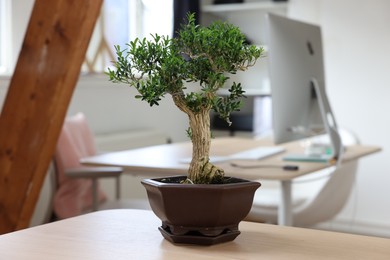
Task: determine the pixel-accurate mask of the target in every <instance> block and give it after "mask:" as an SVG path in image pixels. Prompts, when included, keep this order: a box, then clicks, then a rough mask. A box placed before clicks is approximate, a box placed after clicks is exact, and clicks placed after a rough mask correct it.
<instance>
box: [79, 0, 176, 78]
mask: <svg viewBox="0 0 390 260" xmlns="http://www.w3.org/2000/svg"><path fill="white" fill-rule="evenodd" d="M172 31H173V0H105V1H104V5H103V12H102V15H101V17H100V18H99V20H98V22H97V25H96V28H95V32H94V35H93V36H92V39H91V43H90V46H89V49H88V52H87V57H86V61H85V63H84V66H83V69H82V71H84V72H100V71H104V70H106V68H107V67H108V66H110V65H111V61H113V60H114V59H115V49H114V45H120V46H121V47H122V48H125V44H126V43H128V42H129V41H130V40H134V39H135V38H137V37H140V38H143V37H146V38H150V37H151V35H150V34H155V33H158V34H160V35H168V36H171V35H172Z"/></svg>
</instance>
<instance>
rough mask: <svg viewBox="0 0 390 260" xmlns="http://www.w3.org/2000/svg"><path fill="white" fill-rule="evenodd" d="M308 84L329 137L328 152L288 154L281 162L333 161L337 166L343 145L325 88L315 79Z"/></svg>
mask: <svg viewBox="0 0 390 260" xmlns="http://www.w3.org/2000/svg"><path fill="white" fill-rule="evenodd" d="M310 84H311V86H312V88H313V89H314V91H315V93H316V96H317V99H318V105H319V108H320V113H321V117H322V121H323V123H324V126H325V130H326V133H327V134H328V135H329V139H330V145H331V149H330V151H329V150H328V152H325V153H322V154H318V153H314V154H310V153H309V154H288V155H286V156H284V157H283V160H286V161H311V162H331V161H335V162H336V163H337V164H339V163H340V160H341V157H342V153H343V145H342V142H341V137H340V134H339V132H338V129H337V124H336V120H335V117H334V115H333V112H332V109H331V107H330V104H329V100H328V97H327V96H326V93H325V88H321V86H320V84H319V83H318V81H317V79H315V78H312V79H311V81H310Z"/></svg>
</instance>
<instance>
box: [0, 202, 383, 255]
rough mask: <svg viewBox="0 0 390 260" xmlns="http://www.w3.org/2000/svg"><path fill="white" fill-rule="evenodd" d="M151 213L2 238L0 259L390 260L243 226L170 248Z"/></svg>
mask: <svg viewBox="0 0 390 260" xmlns="http://www.w3.org/2000/svg"><path fill="white" fill-rule="evenodd" d="M160 224H161V222H160V220H159V219H158V218H157V217H156V216H155V215H154V214H153V213H152V212H151V211H142V210H130V209H122V210H106V211H98V212H94V213H90V214H86V215H83V216H79V217H75V218H71V219H67V220H62V221H58V222H55V223H50V224H47V225H43V226H38V227H34V228H30V229H25V230H22V231H17V232H13V233H9V234H5V235H2V236H0V259H10V260H19V259H29V260H35V259H39V260H42V259H56V260H61V259H72V260H75V259H83V260H84V259H94V260H97V259H110V260H114V259H115V260H119V259H142V260H147V259H170V260H171V259H180V260H183V259H185V260H191V259H245V260H247V259H267V260H272V259H288V260H293V259H300V260H302V259H310V260H313V259H352V260H357V259H364V260H372V259H376V260H379V259H389V258H390V239H385V238H377V237H369V236H359V235H351V234H343V233H335V232H327V231H318V230H310V229H303V228H294V227H285V226H276V225H268V224H259V223H250V222H241V224H240V230H241V232H242V233H241V234H240V235H239V236H238V237H237V238H236V239H235V240H234V241H231V242H227V243H222V244H218V245H213V246H196V245H183V244H182V245H174V244H171V243H170V242H168V241H167V240H165V239H164V238H163V237H162V236H161V234H160V233H159V231H158V230H157V227H158V226H159V225H160Z"/></svg>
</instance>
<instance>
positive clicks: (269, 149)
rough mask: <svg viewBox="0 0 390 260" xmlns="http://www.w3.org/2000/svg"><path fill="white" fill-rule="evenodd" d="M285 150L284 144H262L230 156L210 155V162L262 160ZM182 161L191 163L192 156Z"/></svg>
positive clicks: (181, 160)
mask: <svg viewBox="0 0 390 260" xmlns="http://www.w3.org/2000/svg"><path fill="white" fill-rule="evenodd" d="M285 150H286V149H285V148H284V147H283V146H260V147H257V148H253V149H250V150H245V151H242V152H239V153H235V154H231V155H228V156H210V162H211V163H217V162H224V161H230V160H261V159H264V158H267V157H269V156H272V155H275V154H278V153H281V152H284V151H285ZM180 162H181V163H190V162H191V158H183V159H180Z"/></svg>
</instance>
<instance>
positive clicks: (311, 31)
mask: <svg viewBox="0 0 390 260" xmlns="http://www.w3.org/2000/svg"><path fill="white" fill-rule="evenodd" d="M266 20H267V23H266V24H267V34H268V68H269V77H270V83H271V96H272V120H273V133H274V140H275V143H276V144H280V143H285V142H290V141H294V140H298V139H304V138H308V137H312V136H314V135H318V134H325V133H327V134H328V135H329V137H330V145H331V148H332V149H330V150H331V151H330V152H328V153H327V154H324V155H323V158H326V159H327V158H339V157H340V156H341V151H342V150H341V147H342V145H341V140H340V136H339V134H338V131H337V124H336V120H335V118H334V116H333V113H332V111H331V107H330V104H329V101H328V98H327V96H326V91H325V75H324V64H323V54H322V38H321V28H320V27H319V26H316V25H313V24H308V23H304V22H301V21H297V20H293V19H290V18H287V17H283V16H279V15H275V14H268V15H267V17H266ZM316 156H318V154H317V155H315V156H314V157H316ZM311 157H312V155H310V154H309V155H300V156H295V155H294V156H291V158H292V159H294V158H295V159H302V160H305V159H308V160H311V159H313V158H311ZM314 159H315V158H314Z"/></svg>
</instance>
